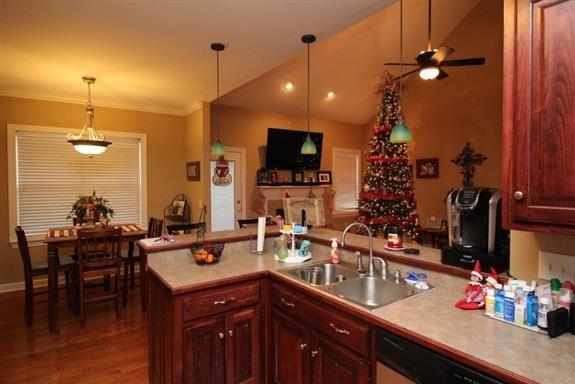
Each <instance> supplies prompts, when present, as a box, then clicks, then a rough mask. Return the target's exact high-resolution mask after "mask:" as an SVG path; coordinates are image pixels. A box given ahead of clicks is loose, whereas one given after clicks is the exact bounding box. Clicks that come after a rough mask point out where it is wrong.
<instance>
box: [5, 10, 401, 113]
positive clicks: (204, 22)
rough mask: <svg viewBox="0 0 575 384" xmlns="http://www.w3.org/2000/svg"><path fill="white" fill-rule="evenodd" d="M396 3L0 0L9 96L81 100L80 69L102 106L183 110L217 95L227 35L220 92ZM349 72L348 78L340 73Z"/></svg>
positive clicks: (161, 110) (98, 103)
mask: <svg viewBox="0 0 575 384" xmlns="http://www.w3.org/2000/svg"><path fill="white" fill-rule="evenodd" d="M390 3H393V0H354V1H351V0H340V1H335V0H334V1H322V0H315V1H304V0H283V1H282V0H267V1H265V0H251V1H247V0H245V1H242V0H237V1H233V0H227V1H225V0H221V1H190V0H188V1H184V0H179V1H178V0H173V1H170V0H167V1H160V0H139V1H137V0H132V1H128V0H124V1H106V0H93V1H33V0H19V1H14V0H1V9H0V17H1V20H0V22H1V26H2V30H1V39H2V40H1V44H2V45H1V54H2V57H1V68H0V69H1V71H0V72H1V78H0V81H1V89H0V91H1V92H2V94H4V95H11V96H20V97H31V98H40V99H53V100H61V101H70V102H85V99H86V88H85V85H84V84H83V83H82V82H81V80H80V77H81V76H82V75H92V76H95V77H97V79H98V80H97V82H96V84H95V86H94V88H93V93H94V102H95V105H96V107H97V106H98V105H101V106H103V105H109V106H116V107H124V108H131V109H137V110H150V111H159V112H165V113H173V114H185V113H186V111H189V110H190V109H191V108H193V106H194V105H197V103H198V102H200V101H205V100H212V99H214V98H215V69H214V66H215V55H214V53H213V52H212V51H211V50H210V49H209V45H210V43H211V42H214V41H221V42H224V43H225V44H226V45H227V49H226V50H225V51H224V52H223V53H222V54H221V69H222V78H221V79H222V87H221V89H222V93H225V92H228V91H230V90H232V89H234V88H236V87H238V86H240V85H242V84H244V83H246V82H248V81H250V80H252V79H254V78H256V77H257V76H259V75H260V74H262V73H264V72H265V71H268V70H269V69H270V68H274V67H276V66H278V65H280V64H281V63H283V62H285V61H286V60H288V59H289V58H291V57H293V56H294V55H297V54H298V53H299V52H300V51H301V50H302V47H301V43H300V41H299V39H300V36H301V35H302V34H304V33H314V34H316V35H317V36H318V38H319V40H324V41H325V40H326V39H327V38H328V37H330V36H332V35H334V34H336V33H337V32H340V31H342V30H344V29H345V28H347V27H349V26H351V25H353V24H355V23H357V22H359V21H360V20H362V19H364V18H366V17H368V16H370V15H372V14H374V13H376V12H378V11H380V10H381V9H383V8H385V7H386V6H388V5H389V4H390ZM344 76H347V74H344Z"/></svg>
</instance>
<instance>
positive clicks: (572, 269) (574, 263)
mask: <svg viewBox="0 0 575 384" xmlns="http://www.w3.org/2000/svg"><path fill="white" fill-rule="evenodd" d="M539 278H540V279H545V280H551V279H552V278H558V279H559V280H561V282H564V281H566V280H568V281H570V282H572V283H575V256H574V255H563V254H560V253H552V252H544V251H539Z"/></svg>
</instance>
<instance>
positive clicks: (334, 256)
mask: <svg viewBox="0 0 575 384" xmlns="http://www.w3.org/2000/svg"><path fill="white" fill-rule="evenodd" d="M329 261H330V262H331V263H332V264H339V249H337V239H336V238H333V239H331V254H330V257H329Z"/></svg>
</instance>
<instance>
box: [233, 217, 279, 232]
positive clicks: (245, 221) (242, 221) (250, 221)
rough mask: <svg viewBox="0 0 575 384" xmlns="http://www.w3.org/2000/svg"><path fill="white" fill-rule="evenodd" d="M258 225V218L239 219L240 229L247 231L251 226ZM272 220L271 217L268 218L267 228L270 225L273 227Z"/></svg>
mask: <svg viewBox="0 0 575 384" xmlns="http://www.w3.org/2000/svg"><path fill="white" fill-rule="evenodd" d="M257 223H258V218H257V217H256V218H254V219H238V225H239V226H240V229H246V228H247V227H248V225H250V224H257ZM272 224H273V222H272V218H271V217H270V216H267V217H266V226H268V225H272Z"/></svg>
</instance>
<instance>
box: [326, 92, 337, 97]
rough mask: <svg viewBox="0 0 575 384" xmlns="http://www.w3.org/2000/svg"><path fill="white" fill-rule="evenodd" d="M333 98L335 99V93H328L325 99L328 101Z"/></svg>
mask: <svg viewBox="0 0 575 384" xmlns="http://www.w3.org/2000/svg"><path fill="white" fill-rule="evenodd" d="M334 97H335V92H333V91H329V92H328V93H327V98H328V99H333V98H334Z"/></svg>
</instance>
